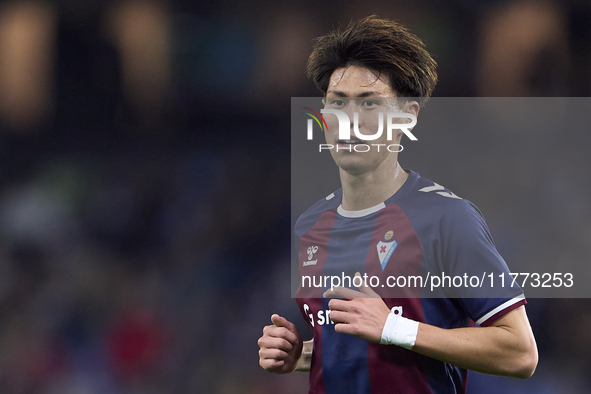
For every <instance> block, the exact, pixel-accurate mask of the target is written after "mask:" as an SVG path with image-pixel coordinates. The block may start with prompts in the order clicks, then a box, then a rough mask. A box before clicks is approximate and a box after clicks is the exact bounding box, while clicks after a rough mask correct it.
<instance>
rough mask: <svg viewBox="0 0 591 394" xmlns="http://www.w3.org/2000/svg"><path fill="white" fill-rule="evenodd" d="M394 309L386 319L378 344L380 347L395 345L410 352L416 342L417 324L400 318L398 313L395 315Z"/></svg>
mask: <svg viewBox="0 0 591 394" xmlns="http://www.w3.org/2000/svg"><path fill="white" fill-rule="evenodd" d="M394 309H395V308H392V312H390V314H389V315H388V319H386V324H384V329H383V330H382V338H381V339H380V343H381V344H382V345H397V346H401V347H403V348H405V349H408V350H411V349H412V348H413V346H414V345H415V341H416V340H417V334H418V332H419V322H418V321H415V320H411V319H407V318H406V317H402V315H401V314H400V311H397V312H398V314H396V313H395V312H394Z"/></svg>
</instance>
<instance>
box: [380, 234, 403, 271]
mask: <svg viewBox="0 0 591 394" xmlns="http://www.w3.org/2000/svg"><path fill="white" fill-rule="evenodd" d="M392 238H394V231H392V230H389V231H387V232H386V234H384V239H383V240H381V241H380V242H378V244H377V245H376V247H377V249H378V258H379V259H380V265H381V266H382V271H383V270H385V269H386V265H387V264H388V260H390V256H392V253H394V250H395V249H396V246H398V243H397V242H396V240H394V239H392Z"/></svg>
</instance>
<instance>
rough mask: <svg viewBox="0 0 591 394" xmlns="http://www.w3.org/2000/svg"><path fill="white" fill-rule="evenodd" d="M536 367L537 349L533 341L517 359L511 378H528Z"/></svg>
mask: <svg viewBox="0 0 591 394" xmlns="http://www.w3.org/2000/svg"><path fill="white" fill-rule="evenodd" d="M537 366H538V348H537V346H536V343H535V341H534V342H533V343H532V344H531V346H528V348H527V349H526V350H524V351H523V352H522V354H521V355H520V356H519V357H518V361H517V362H516V364H515V366H514V368H513V371H511V372H512V373H511V376H513V377H515V378H519V379H527V378H530V377H531V376H532V375H533V374H534V372H535V371H536V367H537Z"/></svg>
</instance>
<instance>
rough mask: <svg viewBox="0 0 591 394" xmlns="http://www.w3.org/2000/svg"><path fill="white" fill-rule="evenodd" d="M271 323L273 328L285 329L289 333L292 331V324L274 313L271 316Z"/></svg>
mask: <svg viewBox="0 0 591 394" xmlns="http://www.w3.org/2000/svg"><path fill="white" fill-rule="evenodd" d="M271 322H272V323H273V324H274V325H275V327H285V328H287V329H288V330H289V331H293V327H294V325H293V323H292V322H290V321H289V320H287V319H286V318H284V317H281V316H279V315H278V314H276V313H275V314H273V315H272V316H271Z"/></svg>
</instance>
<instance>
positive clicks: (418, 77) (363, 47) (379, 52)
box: [306, 15, 437, 104]
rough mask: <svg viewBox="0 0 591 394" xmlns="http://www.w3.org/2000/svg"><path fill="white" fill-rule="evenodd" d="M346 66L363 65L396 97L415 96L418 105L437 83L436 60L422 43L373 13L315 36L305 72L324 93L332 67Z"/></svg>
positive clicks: (391, 22) (429, 94)
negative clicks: (382, 79)
mask: <svg viewBox="0 0 591 394" xmlns="http://www.w3.org/2000/svg"><path fill="white" fill-rule="evenodd" d="M349 65H359V66H362V67H366V68H368V69H369V70H372V71H373V72H375V73H376V76H377V77H378V78H379V77H380V75H381V74H385V75H386V76H387V78H388V81H389V83H390V87H391V88H392V89H393V90H395V91H396V94H397V95H398V96H402V97H416V98H417V99H419V100H420V101H419V103H420V104H423V103H424V102H425V101H426V100H427V98H428V97H430V96H431V93H432V92H433V89H434V88H435V85H436V84H437V63H436V62H435V60H433V58H432V57H431V55H430V54H429V52H427V51H426V50H425V44H423V42H422V41H421V40H420V39H419V38H418V37H417V36H415V35H414V34H412V33H410V32H409V31H408V29H407V28H405V27H404V26H402V25H401V24H399V23H397V22H394V21H390V20H386V19H379V18H378V17H377V16H375V15H371V16H368V17H366V18H363V19H361V20H359V21H357V22H351V23H350V24H349V26H347V28H346V29H345V30H344V31H341V30H340V29H336V30H333V31H331V32H330V33H328V34H327V35H326V36H322V37H319V38H317V39H316V44H315V45H314V49H313V51H312V54H311V55H310V57H309V58H308V66H307V69H306V74H307V76H308V78H311V79H312V80H313V81H314V83H315V84H316V87H317V88H318V89H320V91H321V92H322V93H323V94H324V95H326V91H327V89H328V83H329V81H330V77H331V75H332V73H333V72H334V70H336V69H337V68H341V67H347V66H349Z"/></svg>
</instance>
